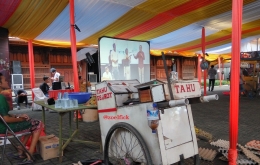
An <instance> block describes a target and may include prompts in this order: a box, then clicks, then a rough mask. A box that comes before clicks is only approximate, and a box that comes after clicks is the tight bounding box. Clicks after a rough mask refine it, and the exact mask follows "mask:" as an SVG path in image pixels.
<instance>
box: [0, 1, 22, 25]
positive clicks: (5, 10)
mask: <svg viewBox="0 0 260 165" xmlns="http://www.w3.org/2000/svg"><path fill="white" fill-rule="evenodd" d="M20 2H21V0H0V9H1V10H0V15H1V17H0V26H3V25H4V24H5V23H6V22H7V21H8V19H9V18H10V17H11V16H12V15H13V13H14V11H15V10H16V9H17V7H18V6H19V4H20Z"/></svg>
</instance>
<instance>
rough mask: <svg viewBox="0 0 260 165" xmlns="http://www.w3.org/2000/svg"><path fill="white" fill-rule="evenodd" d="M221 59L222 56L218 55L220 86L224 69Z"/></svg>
mask: <svg viewBox="0 0 260 165" xmlns="http://www.w3.org/2000/svg"><path fill="white" fill-rule="evenodd" d="M220 65H221V61H220V56H218V71H219V72H218V75H219V86H221V85H222V84H221V81H222V69H220Z"/></svg>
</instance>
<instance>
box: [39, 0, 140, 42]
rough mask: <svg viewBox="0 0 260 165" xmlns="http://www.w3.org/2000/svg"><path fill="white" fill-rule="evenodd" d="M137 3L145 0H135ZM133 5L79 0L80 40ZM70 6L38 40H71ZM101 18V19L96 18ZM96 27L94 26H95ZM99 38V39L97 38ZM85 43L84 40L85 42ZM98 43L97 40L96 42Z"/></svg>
mask: <svg viewBox="0 0 260 165" xmlns="http://www.w3.org/2000/svg"><path fill="white" fill-rule="evenodd" d="M135 1H136V4H139V3H141V2H143V0H138V1H137V0H135ZM131 8H132V7H131V6H128V5H122V4H119V3H110V2H107V1H97V0H87V1H86V0H79V1H77V5H75V23H76V25H77V26H78V27H79V28H80V31H81V32H78V31H76V39H77V41H78V42H80V41H81V40H83V39H85V38H87V37H89V36H90V35H91V34H93V33H96V32H98V31H99V30H101V29H103V28H105V27H106V26H108V25H109V24H111V23H112V22H114V21H115V20H117V19H118V18H119V17H120V16H122V15H123V14H125V13H126V12H128V11H129V10H131ZM68 15H69V6H67V7H66V8H65V9H64V10H63V11H62V12H61V14H60V15H59V16H58V17H57V18H56V19H55V20H54V21H53V22H52V24H51V25H50V26H49V27H48V28H47V29H46V30H45V31H44V32H42V33H41V34H40V35H39V36H38V37H37V38H36V39H37V40H47V39H50V40H60V41H70V25H69V22H70V21H69V17H68ZM96 18H99V19H96ZM93 27H94V28H93ZM96 40H97V39H96ZM83 43H84V42H83ZM95 43H97V41H96V42H95Z"/></svg>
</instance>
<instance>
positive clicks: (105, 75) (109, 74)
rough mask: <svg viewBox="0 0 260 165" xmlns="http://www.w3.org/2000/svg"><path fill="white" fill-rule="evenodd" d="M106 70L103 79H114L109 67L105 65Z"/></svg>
mask: <svg viewBox="0 0 260 165" xmlns="http://www.w3.org/2000/svg"><path fill="white" fill-rule="evenodd" d="M105 70H106V71H105V72H104V73H103V76H102V80H112V74H111V72H109V69H108V67H107V66H106V67H105Z"/></svg>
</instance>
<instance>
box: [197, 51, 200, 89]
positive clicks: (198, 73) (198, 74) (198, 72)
mask: <svg viewBox="0 0 260 165" xmlns="http://www.w3.org/2000/svg"><path fill="white" fill-rule="evenodd" d="M200 60H201V55H200V54H198V66H197V68H198V69H197V77H198V81H199V83H200V86H201V68H200V62H201V61H200Z"/></svg>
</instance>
